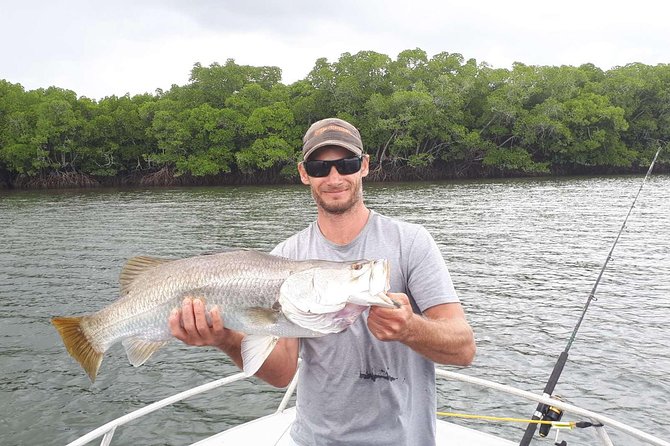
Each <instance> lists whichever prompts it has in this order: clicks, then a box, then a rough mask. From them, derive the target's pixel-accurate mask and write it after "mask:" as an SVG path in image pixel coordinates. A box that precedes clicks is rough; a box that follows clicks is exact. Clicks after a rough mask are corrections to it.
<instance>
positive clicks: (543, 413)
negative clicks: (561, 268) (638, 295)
mask: <svg viewBox="0 0 670 446" xmlns="http://www.w3.org/2000/svg"><path fill="white" fill-rule="evenodd" d="M662 147H663V146H661V145H659V147H658V150H657V151H656V155H654V159H653V160H652V161H651V164H650V165H649V170H647V174H646V175H645V176H644V179H643V180H642V184H640V188H639V189H638V191H637V194H636V195H635V198H634V199H633V204H631V206H630V208H629V209H628V214H626V218H625V219H624V221H623V224H622V225H621V229H619V233H618V234H617V236H616V239H615V240H614V243H613V244H612V248H611V249H610V251H609V253H608V254H607V259H605V263H604V264H603V267H602V268H601V269H600V274H598V278H597V279H596V282H595V284H594V285H593V288H592V289H591V293H590V294H589V297H588V299H587V300H586V304H585V305H584V308H583V309H582V314H581V316H580V317H579V320H578V321H577V325H575V328H574V330H573V331H572V335H571V336H570V339H569V340H568V344H567V345H566V346H565V350H563V352H562V353H561V354H560V355H559V357H558V360H557V361H556V364H555V365H554V369H553V370H552V372H551V376H550V377H549V381H547V384H546V385H545V387H544V391H543V393H544V395H545V396H551V394H552V393H553V392H554V388H555V387H556V383H557V382H558V378H559V377H560V376H561V373H562V372H563V367H564V366H565V362H566V361H567V360H568V351H569V350H570V347H572V343H573V342H574V340H575V338H576V336H577V332H578V331H579V327H581V325H582V322H583V321H584V317H585V316H586V312H587V311H588V309H589V306H590V305H591V302H593V301H594V300H597V299H596V297H595V295H596V289H597V288H598V285H599V284H600V279H602V277H603V273H604V272H605V268H607V264H608V263H609V261H610V260H611V259H612V253H613V252H614V248H615V247H616V245H617V243H618V242H619V238H620V237H621V234H622V233H623V230H624V229H625V228H626V223H627V222H628V217H630V214H631V213H632V212H633V208H634V207H635V203H636V202H637V198H638V197H639V196H640V192H642V188H643V187H644V183H646V182H647V178H648V177H649V175H650V174H651V171H652V170H653V169H654V164H655V163H656V159H657V158H658V154H659V153H660V152H661V148H662ZM548 409H549V406H547V405H546V404H543V403H540V404H538V405H537V408H536V409H535V413H534V414H533V416H532V420H540V419H545V418H547V415H551V413H549V414H548V412H550V411H548ZM560 415H562V413H561V414H560ZM560 415H558V418H559V419H560ZM536 428H537V424H536V423H528V427H526V432H524V435H523V438H522V439H521V442H520V443H519V446H528V445H529V444H530V442H531V440H532V439H533V435H535V429H536Z"/></svg>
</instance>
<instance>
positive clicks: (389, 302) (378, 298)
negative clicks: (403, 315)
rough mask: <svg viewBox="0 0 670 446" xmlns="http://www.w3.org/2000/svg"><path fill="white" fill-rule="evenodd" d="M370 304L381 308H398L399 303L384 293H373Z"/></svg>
mask: <svg viewBox="0 0 670 446" xmlns="http://www.w3.org/2000/svg"><path fill="white" fill-rule="evenodd" d="M370 305H373V306H375V307H382V308H400V304H399V303H398V302H396V301H395V300H393V299H391V298H390V297H389V296H388V295H387V294H386V293H377V294H375V295H374V296H373V299H372V301H371V302H370Z"/></svg>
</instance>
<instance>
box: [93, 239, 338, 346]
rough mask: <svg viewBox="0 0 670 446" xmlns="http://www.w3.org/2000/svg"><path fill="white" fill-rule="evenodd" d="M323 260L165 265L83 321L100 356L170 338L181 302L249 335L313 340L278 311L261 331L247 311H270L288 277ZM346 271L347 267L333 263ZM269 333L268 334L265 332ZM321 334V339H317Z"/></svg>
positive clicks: (245, 258)
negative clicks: (134, 340)
mask: <svg viewBox="0 0 670 446" xmlns="http://www.w3.org/2000/svg"><path fill="white" fill-rule="evenodd" d="M326 264H327V265H329V266H333V265H335V264H334V263H333V262H323V261H292V260H288V259H283V258H280V257H275V256H271V255H269V254H264V253H261V252H256V251H234V252H226V253H221V254H214V255H208V256H200V257H192V258H188V259H182V260H175V261H172V262H169V263H164V264H161V265H159V266H156V267H154V268H152V269H149V270H147V271H145V272H144V273H142V274H140V275H139V276H137V277H136V278H135V279H134V280H133V282H132V283H131V285H130V286H129V287H128V290H129V291H128V294H127V295H126V296H123V297H121V298H120V299H119V300H117V301H116V302H114V303H112V304H111V305H109V306H107V307H106V308H104V309H102V310H100V311H99V312H97V313H94V314H93V315H91V316H89V317H87V318H86V320H85V321H84V322H83V323H82V325H84V324H85V325H87V329H88V330H90V331H89V336H90V337H91V339H90V340H91V342H92V343H93V344H94V345H95V346H96V347H97V348H100V349H101V351H104V350H106V349H107V348H108V347H109V346H110V345H111V344H113V343H115V342H117V341H118V340H120V339H123V338H126V337H139V338H141V339H144V340H148V341H165V340H168V339H171V334H170V331H169V328H168V323H167V321H168V318H169V315H170V312H171V311H172V310H173V309H174V308H179V307H180V306H181V303H182V301H183V299H184V298H185V297H193V298H200V299H203V300H204V301H205V303H206V305H207V308H208V309H211V307H212V306H213V305H218V306H219V308H220V310H221V312H222V315H223V318H224V321H225V324H226V326H228V327H230V328H232V329H236V330H240V331H244V332H245V333H248V334H254V333H257V334H275V335H277V336H314V335H316V334H318V333H315V332H313V331H311V330H308V329H304V328H302V327H299V326H297V325H295V324H293V323H291V322H290V321H288V320H287V319H286V318H285V317H284V316H283V315H282V314H281V313H280V312H277V313H276V317H277V318H276V320H275V321H267V318H266V319H265V320H264V322H266V325H265V327H264V328H263V329H262V330H260V331H259V330H258V329H257V324H255V323H254V320H253V319H249V316H248V315H249V313H248V310H249V309H250V308H254V309H257V308H260V309H265V310H270V309H272V306H273V304H275V302H276V301H277V299H278V298H279V289H280V287H281V285H282V283H283V282H284V280H286V278H287V277H288V276H289V275H291V274H292V273H295V272H299V271H303V270H306V269H309V268H313V267H315V266H321V265H326ZM337 265H338V266H339V267H342V268H348V265H346V264H337ZM261 320H263V319H261ZM269 331H270V332H269ZM319 335H320V334H319Z"/></svg>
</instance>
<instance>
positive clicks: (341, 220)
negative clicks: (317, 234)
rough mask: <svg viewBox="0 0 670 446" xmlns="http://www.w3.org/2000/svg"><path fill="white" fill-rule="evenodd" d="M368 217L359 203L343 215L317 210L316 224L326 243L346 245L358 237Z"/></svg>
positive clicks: (366, 209) (368, 214)
mask: <svg viewBox="0 0 670 446" xmlns="http://www.w3.org/2000/svg"><path fill="white" fill-rule="evenodd" d="M369 217H370V210H369V209H368V208H367V207H365V205H364V204H363V203H361V204H360V205H359V206H356V207H355V208H353V209H350V210H349V211H348V212H345V213H344V214H331V213H328V212H326V211H324V210H323V209H321V208H319V209H318V215H317V218H316V222H317V224H318V225H319V229H320V230H321V233H322V234H323V236H324V237H326V239H327V240H328V241H330V242H332V243H335V244H336V245H346V244H348V243H351V242H352V241H353V240H354V239H355V238H356V237H358V234H360V233H361V231H362V230H363V228H364V227H365V224H366V223H367V222H368V218H369Z"/></svg>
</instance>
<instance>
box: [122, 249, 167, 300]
mask: <svg viewBox="0 0 670 446" xmlns="http://www.w3.org/2000/svg"><path fill="white" fill-rule="evenodd" d="M170 262H174V260H172V259H159V258H156V257H149V256H137V257H133V258H132V259H130V260H128V262H127V263H126V264H125V265H124V266H123V269H122V270H121V275H120V276H119V282H120V283H121V295H125V294H127V293H128V289H129V287H130V284H131V283H133V280H135V278H137V276H139V275H140V274H142V273H144V272H145V271H148V270H150V269H152V268H155V267H157V266H159V265H163V264H165V263H170Z"/></svg>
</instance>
